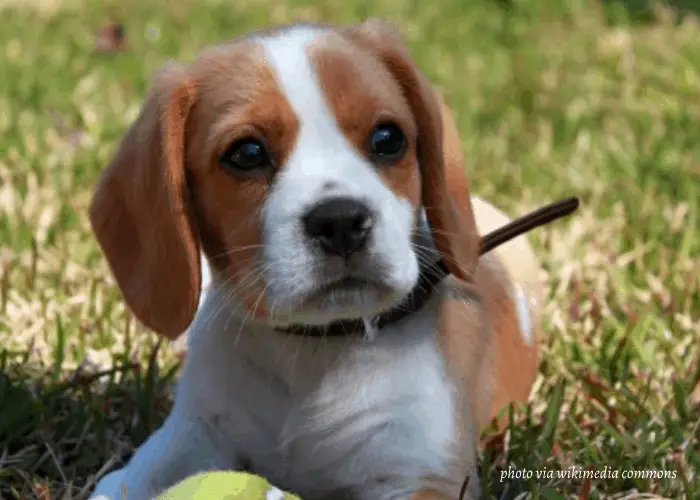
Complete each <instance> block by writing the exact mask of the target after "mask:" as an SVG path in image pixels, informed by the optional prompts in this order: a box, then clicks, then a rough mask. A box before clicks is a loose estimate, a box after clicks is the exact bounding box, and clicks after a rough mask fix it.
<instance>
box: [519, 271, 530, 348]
mask: <svg viewBox="0 0 700 500" xmlns="http://www.w3.org/2000/svg"><path fill="white" fill-rule="evenodd" d="M529 309H530V304H529V301H528V298H527V293H526V292H525V290H524V289H523V287H522V286H520V285H517V286H516V287H515V310H516V311H518V324H519V325H520V334H521V335H522V337H523V340H524V341H525V343H526V344H527V345H532V341H533V339H532V325H531V324H530V312H529Z"/></svg>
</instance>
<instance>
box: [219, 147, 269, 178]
mask: <svg viewBox="0 0 700 500" xmlns="http://www.w3.org/2000/svg"><path fill="white" fill-rule="evenodd" d="M219 161H220V163H221V165H222V166H223V167H224V168H227V169H230V170H237V171H240V172H251V171H253V170H257V169H260V168H265V167H268V166H269V165H270V155H269V154H268V152H267V148H266V147H265V145H264V144H263V143H262V142H261V141H259V140H257V139H241V140H239V141H236V142H234V143H233V144H231V145H230V146H229V147H228V149H226V151H224V154H222V155H221V158H220V159H219Z"/></svg>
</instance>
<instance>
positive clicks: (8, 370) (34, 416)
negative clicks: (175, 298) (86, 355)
mask: <svg viewBox="0 0 700 500" xmlns="http://www.w3.org/2000/svg"><path fill="white" fill-rule="evenodd" d="M8 357H9V356H8V355H7V353H6V352H3V353H2V358H1V361H0V362H1V364H2V371H1V372H0V498H8V499H10V498H41V499H46V500H49V499H58V498H62V499H69V498H86V496H87V495H88V494H89V493H90V491H91V489H92V487H93V486H94V481H95V475H96V474H98V473H101V474H104V473H105V472H108V471H107V470H104V469H103V468H105V469H106V468H109V469H112V468H114V467H116V466H118V465H120V464H121V463H123V461H124V460H126V459H128V457H129V456H130V454H131V452H132V450H133V449H134V448H135V447H136V446H138V445H139V444H140V443H141V442H142V441H143V440H145V439H146V437H148V435H149V434H150V433H151V432H153V430H154V429H156V428H157V427H158V426H159V425H160V423H161V422H162V420H163V419H164V418H165V416H166V415H167V412H168V411H169V409H170V399H169V397H168V394H169V386H170V382H171V381H172V377H173V374H174V371H175V370H174V369H173V370H171V372H168V373H165V374H162V373H159V369H158V367H157V364H156V363H149V365H148V367H147V369H146V370H142V369H141V368H140V366H139V365H136V364H125V365H122V366H119V367H116V368H113V369H110V370H105V371H99V372H92V373H87V372H86V370H84V369H79V370H77V371H76V372H74V373H73V374H72V375H70V376H68V377H61V378H59V377H57V376H56V375H55V373H54V370H52V369H47V368H46V367H42V366H37V365H31V364H28V363H27V359H26V356H24V359H22V357H16V358H15V359H12V360H8ZM105 464H107V466H106V467H105Z"/></svg>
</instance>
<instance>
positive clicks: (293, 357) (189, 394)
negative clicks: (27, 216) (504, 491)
mask: <svg viewBox="0 0 700 500" xmlns="http://www.w3.org/2000/svg"><path fill="white" fill-rule="evenodd" d="M314 36H315V32H314V31H311V30H309V29H306V28H304V29H296V30H292V31H288V32H285V33H284V34H282V35H279V36H277V37H274V38H264V39H261V43H262V45H263V46H264V48H265V50H266V54H267V57H268V61H269V63H270V65H271V66H272V67H273V68H274V70H275V72H276V74H277V77H278V79H279V83H280V85H281V87H282V89H283V91H284V93H285V95H286V96H287V98H288V100H289V102H290V104H291V106H292V107H293V109H294V110H295V112H296V113H297V115H298V117H299V119H300V124H301V129H300V134H299V136H298V140H297V143H296V147H295V148H294V151H293V152H292V154H291V156H290V157H289V160H288V162H287V164H286V165H285V166H284V169H283V174H281V175H280V176H278V177H279V179H278V180H276V182H275V184H274V187H273V190H272V193H271V194H270V196H269V198H268V201H267V202H266V204H265V206H264V207H263V233H264V242H263V243H264V251H263V252H262V255H261V257H260V258H261V260H262V263H263V264H264V268H265V269H266V274H265V282H266V284H267V289H266V294H267V295H266V299H267V301H268V303H269V304H271V305H273V306H274V308H275V310H274V315H275V318H274V322H275V323H281V322H282V323H284V322H299V321H305V322H318V323H325V322H328V321H329V320H331V319H333V318H336V317H339V316H341V315H356V314H357V315H359V316H371V315H372V314H374V312H375V311H376V310H377V309H379V308H384V307H386V306H387V305H388V304H391V303H393V302H394V301H396V300H397V299H398V298H399V297H401V296H402V295H404V294H405V293H406V292H408V291H409V290H410V289H411V288H412V286H413V285H414V283H415V282H416V279H417V276H418V264H417V257H416V255H415V254H414V252H413V250H412V248H411V237H412V235H411V232H412V224H413V222H412V213H411V206H410V204H409V203H408V202H407V201H406V200H402V199H400V198H397V197H396V196H395V195H394V194H393V193H392V192H391V191H390V190H389V189H388V188H387V187H386V186H385V185H384V184H383V183H382V181H381V179H380V177H379V176H378V175H377V173H376V172H375V171H374V168H373V167H372V166H371V165H370V164H369V163H368V162H367V161H366V160H365V159H363V158H362V157H360V156H359V155H358V154H357V153H356V152H355V151H354V150H353V148H352V147H350V145H349V144H348V143H347V141H346V139H345V138H344V137H343V135H342V134H341V133H340V131H339V129H338V126H337V124H336V122H335V119H334V117H333V114H332V113H331V111H330V110H329V109H328V107H327V106H326V103H325V101H324V99H323V96H322V94H321V91H320V89H319V87H318V84H317V82H316V77H315V75H314V73H313V70H312V68H311V66H310V64H309V61H308V58H307V55H306V52H305V47H306V46H307V45H308V44H309V43H310V42H311V41H312V40H313V38H314ZM329 181H332V182H333V183H335V187H334V188H333V189H330V190H327V189H325V190H324V185H325V184H326V183H327V182H329ZM338 195H343V196H354V197H357V198H358V199H361V200H362V201H364V202H365V203H367V204H368V205H369V206H370V207H371V209H372V210H373V212H374V217H375V221H374V228H373V232H372V236H371V241H370V243H369V245H368V247H367V249H366V250H365V251H363V252H361V253H360V254H359V255H358V256H357V258H356V259H354V260H351V261H350V263H349V264H348V265H347V267H345V266H341V265H340V263H338V262H332V261H331V260H330V259H328V258H327V257H325V256H323V255H320V254H319V253H317V251H315V250H314V249H313V248H312V246H311V245H310V244H309V242H308V241H307V240H306V239H305V237H304V235H303V231H302V230H301V229H300V217H301V216H302V215H303V213H304V212H305V211H306V210H308V209H309V207H311V206H313V204H315V203H318V202H319V201H321V200H322V199H324V197H326V196H338ZM423 226H425V224H423ZM423 240H425V241H428V240H429V236H428V235H427V234H424V235H423ZM346 272H348V273H351V274H352V275H356V276H362V277H366V278H368V279H370V278H373V279H376V280H379V281H381V282H382V284H383V285H384V287H385V291H384V292H381V293H380V292H377V291H376V290H374V291H373V290H367V291H366V292H362V293H356V294H354V295H353V294H346V295H345V296H335V297H333V298H332V299H333V300H325V301H324V300H320V301H316V302H312V301H308V300H306V298H307V297H308V294H309V293H311V292H312V291H314V290H316V289H318V288H319V287H320V286H322V285H324V284H327V283H331V282H333V281H334V280H338V279H340V278H341V277H342V276H343V274H344V273H346ZM225 281H226V280H225V279H224V278H222V277H220V276H217V275H216V274H214V275H213V276H212V285H211V287H210V289H209V291H208V292H207V293H206V294H203V301H202V304H201V305H200V309H199V311H198V312H197V315H196V317H195V320H194V322H193V324H192V325H191V327H190V329H189V335H188V336H189V339H188V341H189V348H188V352H187V357H186V362H185V365H184V368H183V372H182V375H181V379H180V381H179V384H178V387H177V392H176V397H175V404H174V407H173V410H172V412H171V414H170V415H169V416H168V418H167V419H166V421H165V423H164V424H163V426H162V427H161V428H160V429H159V430H158V431H156V432H155V433H154V434H153V435H152V436H150V437H149V439H148V440H147V441H146V442H145V443H143V444H142V445H141V446H140V448H139V449H138V450H137V451H136V453H135V454H134V456H133V457H132V459H131V461H130V462H129V463H128V465H127V466H126V467H125V468H124V469H122V470H120V471H117V472H114V473H112V474H110V475H109V476H107V477H105V478H103V479H102V481H100V483H99V484H98V486H97V488H96V490H95V493H94V495H104V496H105V497H107V498H108V499H110V500H112V499H117V498H120V496H119V494H118V491H119V487H120V485H121V484H123V485H124V487H125V488H126V493H127V498H129V499H131V498H134V499H137V500H140V499H146V498H152V497H153V496H154V495H156V494H158V493H159V492H161V491H162V490H163V489H165V488H167V487H169V486H171V485H173V484H175V483H176V482H178V481H180V480H182V479H184V478H185V477H187V476H189V475H192V474H194V473H196V472H198V471H204V470H213V469H234V468H240V467H248V468H250V470H251V471H252V472H254V473H256V474H260V475H263V476H265V477H266V478H267V479H268V480H269V481H270V482H271V483H272V484H274V485H275V486H277V487H279V488H282V489H285V490H290V491H294V492H297V493H298V494H300V495H301V497H302V498H304V499H305V500H314V499H327V500H332V499H333V498H339V497H338V496H335V495H337V494H338V492H339V491H341V490H342V491H348V492H351V493H352V495H353V496H352V498H355V499H357V500H390V499H397V500H398V499H405V498H408V495H409V494H410V492H412V491H415V490H416V489H417V488H418V484H417V481H418V480H419V479H420V478H421V477H422V476H425V475H434V476H438V477H440V476H446V475H448V472H447V467H448V463H447V461H448V460H449V459H450V458H452V457H451V455H450V452H451V451H460V452H463V451H464V450H463V449H461V450H458V449H455V448H453V446H454V445H455V440H456V437H457V433H458V432H459V434H460V435H472V436H473V435H474V433H473V429H456V428H455V420H454V415H455V413H456V408H455V388H454V387H453V386H452V384H451V382H450V379H449V378H448V377H447V376H446V373H445V367H444V361H443V357H442V355H441V353H440V352H439V348H438V342H437V339H436V316H437V310H438V303H439V300H440V294H439V293H437V294H435V295H434V296H433V298H432V299H431V300H430V301H429V302H428V304H426V306H425V307H423V308H422V309H421V310H420V311H419V312H417V313H415V314H413V315H412V316H410V317H409V318H404V319H403V320H401V321H399V322H396V323H393V324H392V325H389V326H388V327H386V328H385V329H383V330H382V331H381V332H380V334H379V335H376V337H375V338H373V339H372V340H371V341H367V340H364V339H358V338H352V337H349V338H328V339H322V338H309V337H299V336H292V335H289V334H281V333H278V332H277V331H276V330H275V329H274V328H273V324H272V323H270V322H261V321H255V322H253V321H250V320H248V321H247V320H246V317H245V315H244V314H241V311H240V310H239V308H238V303H237V301H236V300H235V299H232V297H233V296H234V295H235V290H231V289H230V288H229V287H230V285H228V284H225V283H224V282H225ZM305 300H306V301H305ZM471 444H472V445H473V443H471ZM467 449H468V450H471V451H472V452H474V451H475V445H473V446H472V447H471V448H470V447H469V446H467ZM471 458H472V461H471V464H472V465H471V466H472V467H475V463H476V462H475V457H471ZM470 472H471V473H472V474H471V475H472V481H470V485H471V488H470V489H473V488H474V487H475V486H476V483H477V482H478V481H476V480H475V478H474V477H473V476H474V474H473V473H474V470H471V471H464V473H465V474H467V473H470ZM451 479H452V482H448V483H447V484H449V486H450V487H451V488H453V491H452V494H453V495H454V497H455V498H456V496H457V492H458V490H459V486H460V485H459V484H458V483H454V484H452V483H453V482H454V479H455V478H451ZM93 498H99V497H98V496H94V497H93Z"/></svg>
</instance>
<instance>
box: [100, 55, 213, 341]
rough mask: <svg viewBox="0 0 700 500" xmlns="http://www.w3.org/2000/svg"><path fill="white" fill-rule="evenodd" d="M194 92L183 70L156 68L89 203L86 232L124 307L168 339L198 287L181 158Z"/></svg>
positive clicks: (192, 305)
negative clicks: (102, 258)
mask: <svg viewBox="0 0 700 500" xmlns="http://www.w3.org/2000/svg"><path fill="white" fill-rule="evenodd" d="M195 92H196V89H195V86H194V84H193V83H192V82H191V81H189V80H188V79H187V75H186V72H185V69H184V67H182V66H180V65H179V64H177V63H167V64H166V65H165V66H164V67H163V68H161V70H160V71H159V72H158V73H157V74H156V77H155V81H154V83H153V85H152V88H151V90H150V92H149V94H148V96H147V98H146V101H145V104H144V106H143V107H142V109H141V113H140V115H139V116H138V118H137V119H136V121H135V122H134V124H133V125H132V126H131V128H129V130H128V131H127V132H126V134H125V135H124V137H123V138H122V141H121V144H120V145H119V148H118V150H117V152H116V154H115V156H114V158H113V159H112V161H111V163H110V164H109V165H108V166H107V168H106V170H105V171H104V172H103V173H102V175H101V178H100V180H99V182H98V185H97V190H96V192H95V194H94V197H93V199H92V204H91V206H90V222H91V224H92V229H93V231H94V232H95V235H96V237H97V240H98V242H99V244H100V246H101V248H102V251H103V252H104V254H105V256H106V257H107V262H108V263H109V266H110V268H111V270H112V273H113V274H114V277H115V278H116V281H117V283H118V285H119V288H120V289H121V291H122V294H123V295H124V299H125V300H126V302H127V304H128V305H129V307H130V308H131V310H132V311H133V312H134V314H135V315H136V317H137V318H138V319H139V320H140V321H141V322H142V323H143V324H145V325H146V326H147V327H149V328H151V329H152V330H154V331H156V332H157V333H160V334H162V335H164V336H166V337H168V338H171V339H172V338H176V337H178V336H179V335H180V334H181V333H183V332H184V331H185V330H186V329H187V327H188V326H189V324H190V322H191V321H192V318H193V317H194V314H195V312H196V310H197V306H198V300H199V291H200V286H201V283H200V280H201V276H200V274H201V273H200V262H199V245H198V243H197V238H196V233H195V230H196V228H195V227H194V221H193V217H192V212H191V208H190V203H189V199H188V190H187V182H186V174H185V165H184V161H183V158H184V148H185V123H186V120H187V115H188V113H189V110H190V107H191V106H192V104H193V102H194V100H195Z"/></svg>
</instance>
